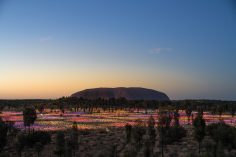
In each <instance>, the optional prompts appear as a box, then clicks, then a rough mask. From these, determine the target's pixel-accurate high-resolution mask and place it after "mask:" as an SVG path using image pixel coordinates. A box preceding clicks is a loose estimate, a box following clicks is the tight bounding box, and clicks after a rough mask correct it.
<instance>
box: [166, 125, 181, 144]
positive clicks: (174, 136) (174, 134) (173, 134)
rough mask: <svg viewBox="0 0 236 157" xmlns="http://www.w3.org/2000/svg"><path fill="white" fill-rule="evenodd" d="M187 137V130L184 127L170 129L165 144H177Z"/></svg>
mask: <svg viewBox="0 0 236 157" xmlns="http://www.w3.org/2000/svg"><path fill="white" fill-rule="evenodd" d="M185 136H186V130H185V129H184V128H183V127H182V126H173V127H170V128H169V129H168V130H167V131H166V134H165V140H164V143H165V144H171V143H173V142H177V141H179V140H180V139H182V138H183V137H185Z"/></svg>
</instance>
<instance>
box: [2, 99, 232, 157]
mask: <svg viewBox="0 0 236 157" xmlns="http://www.w3.org/2000/svg"><path fill="white" fill-rule="evenodd" d="M91 102H93V103H95V105H91ZM200 102H202V101H189V100H187V101H173V102H157V101H127V100H125V99H119V100H115V99H112V100H102V99H99V100H84V99H77V98H61V99H59V100H55V101H53V100H50V101H47V104H41V103H40V104H36V105H31V106H30V105H26V106H24V107H22V106H19V107H18V106H16V108H17V110H19V109H22V111H23V112H22V113H23V122H24V124H25V127H27V129H24V130H18V129H16V128H15V127H14V125H13V124H12V123H11V122H10V121H6V120H2V119H1V118H0V156H6V157H8V156H25V157H29V156H30V157H34V156H37V157H40V156H42V157H44V156H45V157H47V156H50V157H56V156H59V157H75V156H80V157H102V156H104V157H159V156H162V157H163V156H170V157H174V156H202V157H223V156H226V157H230V156H235V155H236V128H235V127H233V126H230V125H228V124H226V123H224V121H223V120H222V116H223V114H230V116H232V117H234V113H235V106H234V103H233V102H229V103H228V104H226V103H225V102H224V103H223V104H220V103H217V104H214V101H209V102H211V103H208V101H203V102H205V103H203V104H202V103H200ZM37 103H38V101H37ZM103 103H104V105H103ZM14 104H15V101H14ZM149 104H150V105H149ZM8 105H9V102H8ZM85 105H87V106H85ZM12 107H13V106H11V110H12ZM14 108H15V107H14ZM48 108H51V109H58V110H60V111H61V113H62V114H63V113H65V111H71V110H80V111H85V112H89V113H90V114H93V112H95V110H96V112H98V111H99V112H103V111H109V112H112V113H113V112H115V111H116V110H118V109H119V110H125V111H128V112H134V110H135V111H137V112H140V111H141V110H142V111H144V115H146V116H148V117H149V119H148V120H147V121H144V120H143V119H142V118H139V119H137V120H135V121H131V122H130V123H127V124H126V125H125V126H123V127H119V128H114V127H107V128H104V129H95V130H81V129H79V127H78V126H77V123H76V122H74V123H73V124H72V125H71V128H70V129H64V130H62V131H37V130H34V128H33V127H31V125H33V124H34V122H35V121H36V120H37V117H38V115H39V114H43V112H44V110H45V109H48ZM4 110H8V106H4V107H2V108H1V111H4ZM179 111H181V112H184V113H186V116H187V123H186V124H184V125H182V124H180V121H181V120H180V119H181V118H183V117H181V115H180V113H179ZM205 111H210V112H212V113H214V114H218V115H219V121H221V122H219V123H213V124H209V125H207V123H206V120H205V119H204V116H203V115H204V112H205ZM149 112H156V113H157V116H152V115H151V114H150V116H149V115H148V114H149ZM193 113H195V115H193ZM196 113H197V114H196ZM231 123H232V122H231Z"/></svg>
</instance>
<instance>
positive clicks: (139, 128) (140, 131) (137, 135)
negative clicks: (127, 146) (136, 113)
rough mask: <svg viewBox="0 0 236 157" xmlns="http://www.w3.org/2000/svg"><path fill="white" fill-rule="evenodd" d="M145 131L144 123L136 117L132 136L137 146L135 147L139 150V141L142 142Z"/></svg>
mask: <svg viewBox="0 0 236 157" xmlns="http://www.w3.org/2000/svg"><path fill="white" fill-rule="evenodd" d="M145 132H146V128H145V123H144V122H143V121H142V120H140V119H137V120H136V121H135V125H134V128H133V137H134V140H135V142H136V144H137V146H138V147H137V148H138V150H140V147H141V142H142V139H143V135H144V134H145Z"/></svg>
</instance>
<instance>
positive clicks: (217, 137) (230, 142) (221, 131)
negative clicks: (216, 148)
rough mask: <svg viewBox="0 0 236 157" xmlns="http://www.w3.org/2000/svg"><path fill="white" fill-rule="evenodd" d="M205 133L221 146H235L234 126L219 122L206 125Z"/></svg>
mask: <svg viewBox="0 0 236 157" xmlns="http://www.w3.org/2000/svg"><path fill="white" fill-rule="evenodd" d="M207 133H208V134H209V135H210V136H211V137H212V139H213V140H214V141H215V142H216V143H221V144H222V145H223V147H228V148H230V149H231V148H233V149H235V148H236V128H234V127H232V126H229V125H227V124H225V123H223V122H220V123H217V124H210V125H208V126H207Z"/></svg>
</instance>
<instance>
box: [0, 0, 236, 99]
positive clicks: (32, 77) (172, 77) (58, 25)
mask: <svg viewBox="0 0 236 157" xmlns="http://www.w3.org/2000/svg"><path fill="white" fill-rule="evenodd" d="M235 28H236V5H235V2H233V1H232V0H224V1H223V0H214V1H206V0H181V1H176V0H168V1H167V0H149V1H142V0H135V1H132V0H119V1H116V0H99V1H98V0H86V1H82V0H78V1H77V0H69V1H66V0H57V1H52V0H51V1H49V0H40V1H36V0H35V1H32V0H21V1H17V0H11V1H6V0H5V1H3V0H2V1H1V0H0V76H1V77H0V87H1V88H0V98H57V97H60V96H63V95H64V96H68V95H70V94H71V93H73V92H75V91H77V90H81V89H84V88H93V87H105V86H106V87H107V86H109V87H116V86H142V87H147V88H153V89H156V90H160V91H163V92H165V93H167V94H168V95H169V96H170V97H171V98H172V99H185V98H194V99H200V98H206V99H225V100H236V81H235V80H236V70H235V67H236V63H235V60H236V29H235Z"/></svg>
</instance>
